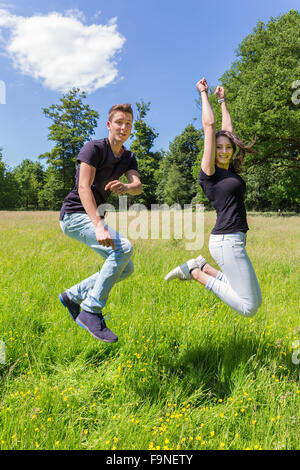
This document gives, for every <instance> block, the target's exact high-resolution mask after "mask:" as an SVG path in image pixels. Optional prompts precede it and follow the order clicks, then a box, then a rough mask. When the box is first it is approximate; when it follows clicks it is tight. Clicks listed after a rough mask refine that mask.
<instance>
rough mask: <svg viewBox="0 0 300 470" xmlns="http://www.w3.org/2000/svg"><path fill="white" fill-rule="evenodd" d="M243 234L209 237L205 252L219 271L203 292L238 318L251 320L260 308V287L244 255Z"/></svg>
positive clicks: (244, 237) (245, 253) (210, 279)
mask: <svg viewBox="0 0 300 470" xmlns="http://www.w3.org/2000/svg"><path fill="white" fill-rule="evenodd" d="M245 245H246V234H245V233H243V232H236V233H230V234H227V235H213V234H211V235H210V239H209V251H210V253H211V255H212V257H213V258H214V260H215V262H216V263H217V264H218V265H219V267H220V269H221V271H219V272H218V275H217V277H216V278H214V277H212V276H209V280H208V281H207V284H206V286H205V287H206V288H207V289H209V290H211V291H212V292H213V293H214V294H216V295H217V296H218V297H219V298H220V299H221V300H223V302H225V303H226V304H227V305H229V307H231V308H232V309H233V310H235V311H236V312H237V313H239V314H240V315H243V316H245V317H252V316H254V315H255V314H256V312H257V310H258V308H259V307H260V305H261V304H262V297H261V291H260V287H259V284H258V281H257V278H256V275H255V272H254V269H253V266H252V264H251V261H250V259H249V257H248V255H247V252H246V249H245Z"/></svg>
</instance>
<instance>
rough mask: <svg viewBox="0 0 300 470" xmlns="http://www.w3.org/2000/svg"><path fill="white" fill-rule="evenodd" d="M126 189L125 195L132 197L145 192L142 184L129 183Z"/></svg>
mask: <svg viewBox="0 0 300 470" xmlns="http://www.w3.org/2000/svg"><path fill="white" fill-rule="evenodd" d="M126 187H127V189H126V191H125V193H128V194H130V195H131V196H138V195H139V194H141V193H142V191H143V187H142V184H141V183H128V184H126Z"/></svg>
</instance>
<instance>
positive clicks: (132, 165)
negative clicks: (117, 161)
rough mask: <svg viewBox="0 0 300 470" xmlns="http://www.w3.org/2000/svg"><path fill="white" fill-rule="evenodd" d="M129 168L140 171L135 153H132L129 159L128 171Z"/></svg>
mask: <svg viewBox="0 0 300 470" xmlns="http://www.w3.org/2000/svg"><path fill="white" fill-rule="evenodd" d="M129 170H135V171H139V170H138V164H137V161H136V158H135V156H134V154H133V153H132V154H131V157H130V159H129V162H128V166H127V169H126V171H129Z"/></svg>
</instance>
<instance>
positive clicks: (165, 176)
mask: <svg viewBox="0 0 300 470" xmlns="http://www.w3.org/2000/svg"><path fill="white" fill-rule="evenodd" d="M202 136H203V131H202V130H199V129H196V128H195V126H194V125H193V124H189V125H188V126H187V127H186V128H185V129H184V130H183V132H182V133H181V134H180V135H178V136H176V137H175V139H174V140H173V141H172V142H171V143H170V145H169V150H168V152H167V153H166V156H165V157H164V159H163V161H162V162H161V165H160V174H159V182H158V185H157V190H156V194H157V197H158V199H159V202H165V203H167V204H173V203H179V204H181V205H184V204H190V203H191V202H192V200H193V198H194V197H195V195H196V193H197V179H198V178H197V177H196V176H195V174H194V166H195V164H196V162H197V161H198V159H199V152H200V151H201V149H202ZM176 175H177V181H176ZM172 186H173V187H172ZM175 188H176V189H175Z"/></svg>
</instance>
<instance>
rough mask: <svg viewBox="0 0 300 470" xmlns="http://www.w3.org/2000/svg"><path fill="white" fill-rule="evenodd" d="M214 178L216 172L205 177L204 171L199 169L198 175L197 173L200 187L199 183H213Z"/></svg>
mask: <svg viewBox="0 0 300 470" xmlns="http://www.w3.org/2000/svg"><path fill="white" fill-rule="evenodd" d="M215 177H216V171H215V172H214V174H213V175H207V174H206V173H204V171H203V170H202V169H201V170H200V173H199V184H200V185H201V183H203V182H205V181H214V179H215Z"/></svg>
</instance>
